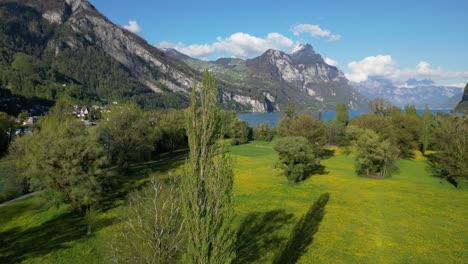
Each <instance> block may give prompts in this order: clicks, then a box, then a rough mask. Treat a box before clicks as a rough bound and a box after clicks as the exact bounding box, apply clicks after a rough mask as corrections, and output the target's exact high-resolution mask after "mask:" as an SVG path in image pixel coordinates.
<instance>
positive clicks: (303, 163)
mask: <svg viewBox="0 0 468 264" xmlns="http://www.w3.org/2000/svg"><path fill="white" fill-rule="evenodd" d="M274 149H275V151H276V152H278V158H279V161H278V167H280V168H281V169H283V170H284V174H285V175H286V177H287V178H288V181H289V182H300V181H302V180H304V179H305V178H306V177H307V176H309V175H310V174H311V173H312V172H314V170H315V169H316V168H317V167H318V165H319V164H320V159H319V158H318V153H317V151H316V150H315V149H314V148H312V147H311V146H310V143H309V141H308V140H307V139H306V138H304V137H283V138H279V139H278V140H277V141H276V142H275V146H274Z"/></svg>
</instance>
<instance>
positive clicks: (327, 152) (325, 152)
mask: <svg viewBox="0 0 468 264" xmlns="http://www.w3.org/2000/svg"><path fill="white" fill-rule="evenodd" d="M319 156H320V159H321V160H326V159H329V158H331V157H333V156H335V150H334V149H322V150H321V151H320V155H319Z"/></svg>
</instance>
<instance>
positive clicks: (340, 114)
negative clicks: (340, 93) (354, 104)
mask: <svg viewBox="0 0 468 264" xmlns="http://www.w3.org/2000/svg"><path fill="white" fill-rule="evenodd" d="M348 111H349V108H348V106H347V105H346V104H345V103H339V104H336V121H338V122H340V123H342V124H345V125H346V124H348V121H349V112H348Z"/></svg>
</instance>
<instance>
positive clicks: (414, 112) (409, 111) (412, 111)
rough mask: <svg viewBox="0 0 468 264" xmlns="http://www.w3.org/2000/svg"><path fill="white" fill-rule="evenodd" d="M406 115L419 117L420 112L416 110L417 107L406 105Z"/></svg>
mask: <svg viewBox="0 0 468 264" xmlns="http://www.w3.org/2000/svg"><path fill="white" fill-rule="evenodd" d="M405 114H406V115H410V116H415V117H419V114H418V111H417V110H416V106H414V105H405Z"/></svg>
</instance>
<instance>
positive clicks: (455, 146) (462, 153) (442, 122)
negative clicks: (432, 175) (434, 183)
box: [430, 115, 468, 188]
mask: <svg viewBox="0 0 468 264" xmlns="http://www.w3.org/2000/svg"><path fill="white" fill-rule="evenodd" d="M436 122H437V123H436V129H435V131H434V137H435V138H437V141H435V142H434V143H435V145H434V147H435V148H436V151H437V152H436V153H435V154H434V156H433V157H430V160H431V163H432V167H433V168H434V169H436V176H439V177H444V178H446V179H448V180H453V181H455V182H456V184H457V186H461V187H463V188H466V187H468V117H467V116H465V117H456V116H442V115H440V116H437V119H436Z"/></svg>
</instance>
